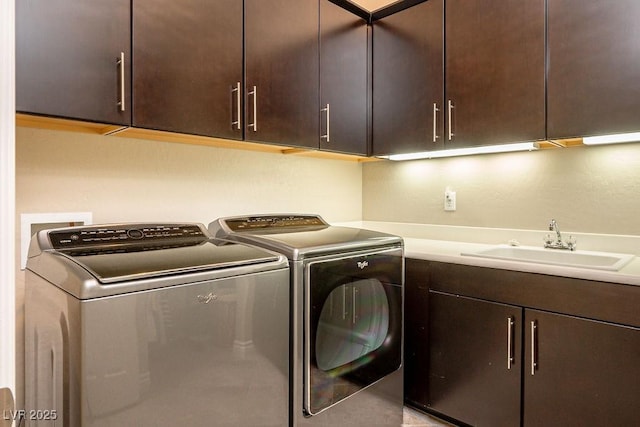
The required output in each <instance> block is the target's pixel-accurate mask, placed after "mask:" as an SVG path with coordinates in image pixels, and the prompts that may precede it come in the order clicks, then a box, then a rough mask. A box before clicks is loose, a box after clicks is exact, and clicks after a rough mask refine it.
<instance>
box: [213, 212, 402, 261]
mask: <svg viewBox="0 0 640 427" xmlns="http://www.w3.org/2000/svg"><path fill="white" fill-rule="evenodd" d="M209 232H210V233H211V234H212V235H213V236H214V237H217V238H226V239H230V240H234V241H239V242H245V243H250V244H254V245H257V246H260V247H262V248H267V249H270V250H273V251H276V252H278V253H282V254H284V255H286V256H287V257H288V258H289V259H292V260H297V259H301V258H303V257H306V256H311V255H314V256H315V255H320V254H329V253H335V252H348V251H353V250H359V249H369V248H377V247H384V246H399V245H402V238H401V237H398V236H394V235H391V234H386V233H381V232H377V231H371V230H366V229H360V228H352V227H339V226H331V225H329V224H328V223H327V222H326V221H324V220H323V219H322V218H321V217H320V216H319V215H309V214H280V215H250V216H243V217H229V218H220V219H218V220H216V221H214V222H212V223H211V224H209Z"/></svg>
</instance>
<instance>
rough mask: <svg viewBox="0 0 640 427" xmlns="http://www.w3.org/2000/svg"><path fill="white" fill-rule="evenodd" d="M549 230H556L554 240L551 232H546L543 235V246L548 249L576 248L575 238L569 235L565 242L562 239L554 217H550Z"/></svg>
mask: <svg viewBox="0 0 640 427" xmlns="http://www.w3.org/2000/svg"><path fill="white" fill-rule="evenodd" d="M549 231H555V232H556V240H555V241H554V240H553V238H552V237H551V234H547V235H546V236H545V237H544V247H545V248H549V249H569V250H570V251H575V250H576V239H574V238H573V237H572V236H569V239H567V241H566V242H563V241H562V234H561V233H560V227H558V223H557V222H556V220H555V219H552V220H551V222H550V223H549Z"/></svg>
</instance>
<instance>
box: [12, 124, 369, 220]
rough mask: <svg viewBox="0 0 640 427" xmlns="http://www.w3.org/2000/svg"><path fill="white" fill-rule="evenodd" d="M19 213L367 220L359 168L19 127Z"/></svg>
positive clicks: (136, 217)
mask: <svg viewBox="0 0 640 427" xmlns="http://www.w3.org/2000/svg"><path fill="white" fill-rule="evenodd" d="M16 150H17V153H16V185H17V187H16V190H17V213H18V214H20V213H25V212H69V211H91V212H93V218H94V222H96V223H99V222H120V221H199V222H203V223H205V224H206V223H208V222H209V221H211V220H213V219H215V218H217V217H219V216H225V215H233V214H243V213H255V212H264V213H268V212H290V211H293V212H316V213H319V214H322V215H323V216H324V217H325V218H326V219H327V220H330V221H349V220H359V219H361V209H362V207H361V191H362V190H361V188H362V182H361V179H362V173H361V167H362V166H361V165H360V164H358V163H354V162H347V161H338V160H322V159H313V158H308V157H301V156H295V155H282V154H271V153H261V152H249V151H241V150H229V149H219V148H212V147H204V146H195V145H184V144H172V143H163V142H155V141H143V140H135V139H126V138H117V137H103V136H92V135H85V134H77V133H69V132H54V131H46V130H40V129H29V128H18V129H17V147H16Z"/></svg>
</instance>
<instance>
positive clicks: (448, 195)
mask: <svg viewBox="0 0 640 427" xmlns="http://www.w3.org/2000/svg"><path fill="white" fill-rule="evenodd" d="M444 210H445V211H448V212H452V211H455V210H456V192H455V191H451V189H450V188H447V189H446V190H445V191H444Z"/></svg>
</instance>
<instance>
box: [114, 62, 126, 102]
mask: <svg viewBox="0 0 640 427" xmlns="http://www.w3.org/2000/svg"><path fill="white" fill-rule="evenodd" d="M116 64H118V71H119V74H120V101H118V106H119V107H120V111H124V108H125V105H124V95H125V87H124V52H120V58H118V59H117V60H116Z"/></svg>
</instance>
